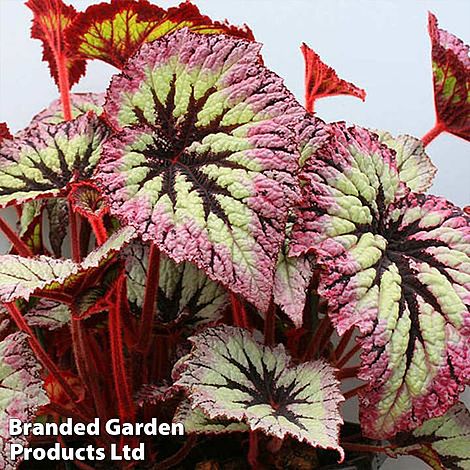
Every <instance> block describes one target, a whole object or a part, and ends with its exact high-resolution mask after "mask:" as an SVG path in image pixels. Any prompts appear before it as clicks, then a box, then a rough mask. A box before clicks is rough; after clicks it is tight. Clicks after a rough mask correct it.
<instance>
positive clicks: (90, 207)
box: [69, 181, 108, 219]
mask: <svg viewBox="0 0 470 470" xmlns="http://www.w3.org/2000/svg"><path fill="white" fill-rule="evenodd" d="M69 201H70V204H71V205H72V208H73V209H74V211H75V212H77V213H79V214H80V215H82V216H83V217H86V218H88V219H94V218H95V219H96V218H101V217H103V216H104V215H105V214H106V213H107V212H108V206H107V205H106V202H105V200H104V198H103V195H102V194H101V191H100V190H99V189H98V188H97V186H95V184H93V183H91V182H89V181H81V182H79V183H74V184H72V186H71V189H70V193H69Z"/></svg>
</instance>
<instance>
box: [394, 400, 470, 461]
mask: <svg viewBox="0 0 470 470" xmlns="http://www.w3.org/2000/svg"><path fill="white" fill-rule="evenodd" d="M397 444H398V445H399V446H400V445H401V447H398V448H394V449H393V451H394V452H395V453H396V454H410V455H414V456H415V457H419V458H420V459H422V460H424V461H425V462H426V463H427V464H428V465H429V466H430V467H432V468H433V469H434V470H446V469H452V470H453V469H455V470H460V469H463V470H467V469H469V468H470V413H469V411H468V410H467V408H466V406H465V405H464V404H463V403H461V402H459V403H457V404H456V405H454V406H453V407H452V408H451V409H450V410H449V411H448V412H447V413H446V414H445V415H443V416H440V417H439V418H433V419H430V420H429V421H426V422H424V423H423V424H422V425H421V426H420V427H419V428H417V429H415V430H414V431H413V432H412V433H410V434H406V435H401V436H399V437H398V438H397Z"/></svg>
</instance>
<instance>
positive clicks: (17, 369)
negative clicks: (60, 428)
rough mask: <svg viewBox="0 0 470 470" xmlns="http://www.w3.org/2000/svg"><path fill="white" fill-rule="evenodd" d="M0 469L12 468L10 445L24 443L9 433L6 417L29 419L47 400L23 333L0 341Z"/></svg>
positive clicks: (38, 367)
mask: <svg viewBox="0 0 470 470" xmlns="http://www.w3.org/2000/svg"><path fill="white" fill-rule="evenodd" d="M0 397H1V399H0V468H2V469H4V470H14V469H16V468H17V464H18V462H15V461H12V460H11V455H10V446H11V444H21V445H23V446H26V445H27V440H26V437H25V436H23V435H20V436H14V437H12V436H11V435H10V426H9V420H10V418H17V419H20V420H21V421H22V422H23V423H29V422H32V421H33V419H34V418H35V416H36V412H37V410H38V408H40V407H41V406H44V405H47V404H48V403H49V399H48V397H47V394H46V392H45V391H44V383H43V381H42V379H41V367H40V365H39V363H38V362H37V360H36V358H35V356H34V354H33V352H32V351H31V349H30V347H29V345H28V340H27V335H26V334H25V333H22V332H16V333H13V334H11V335H9V336H7V337H6V338H5V339H4V340H3V341H1V342H0Z"/></svg>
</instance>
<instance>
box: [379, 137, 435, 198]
mask: <svg viewBox="0 0 470 470" xmlns="http://www.w3.org/2000/svg"><path fill="white" fill-rule="evenodd" d="M377 134H378V136H379V141H380V142H382V143H384V144H385V145H386V146H387V147H388V148H391V149H392V150H395V160H396V164H397V167H398V175H399V177H400V180H401V181H403V182H404V183H405V184H406V185H407V186H408V187H409V188H410V189H411V190H412V191H416V192H419V193H420V192H425V191H427V190H428V189H429V188H430V187H431V185H432V182H433V180H434V176H435V175H436V171H437V168H436V167H435V166H434V165H433V163H432V162H431V159H430V158H429V157H428V155H427V154H426V152H425V150H424V145H423V143H422V142H421V140H419V139H417V138H415V137H412V136H410V135H399V136H397V137H393V136H392V135H391V134H389V133H388V132H384V131H378V132H377Z"/></svg>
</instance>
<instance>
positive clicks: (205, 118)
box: [98, 30, 304, 309]
mask: <svg viewBox="0 0 470 470" xmlns="http://www.w3.org/2000/svg"><path fill="white" fill-rule="evenodd" d="M258 51H259V46H258V45H257V44H254V43H249V42H246V41H243V40H238V39H233V38H230V37H227V36H223V35H220V36H204V35H200V34H194V33H191V32H190V31H188V30H183V31H178V32H176V33H173V34H172V35H170V36H167V37H165V38H163V39H161V40H157V41H155V42H153V43H152V44H146V45H144V46H143V47H142V49H141V51H140V52H139V54H138V55H137V56H135V57H133V58H132V60H130V61H129V63H128V65H127V67H126V69H125V71H124V73H123V74H121V75H119V76H116V77H114V79H113V80H112V83H111V86H110V88H109V92H108V96H107V100H106V104H105V111H106V113H107V116H108V119H109V120H110V122H111V123H112V124H113V125H114V126H115V127H116V128H123V130H122V132H120V133H119V134H118V135H116V136H114V137H113V138H111V139H110V140H109V141H108V142H107V144H106V146H105V149H104V159H103V161H102V163H101V164H100V167H99V172H98V177H99V178H100V180H101V182H102V186H103V190H104V191H105V192H106V193H107V194H108V197H109V200H110V203H111V205H112V208H111V212H112V213H114V214H115V215H116V216H118V217H120V218H121V219H124V220H125V221H126V222H127V223H128V224H131V225H133V226H135V227H136V229H137V231H138V232H139V233H140V235H141V236H142V238H143V239H144V240H145V241H150V240H151V241H153V242H155V243H156V244H157V245H158V247H159V248H160V249H161V250H162V251H163V252H165V253H167V254H168V256H170V257H171V258H172V259H174V260H175V261H176V262H181V261H190V262H193V263H195V264H196V265H197V266H198V267H199V268H201V269H203V270H204V271H205V272H206V273H207V274H208V276H209V277H210V278H211V279H213V280H215V281H219V282H222V283H224V284H225V285H227V286H229V288H230V289H232V290H233V291H234V292H237V293H240V294H242V295H244V296H245V297H246V298H247V299H248V300H249V301H251V302H253V303H254V304H255V305H257V306H258V307H259V308H260V309H266V308H267V307H268V305H269V302H270V299H271V293H272V280H273V270H274V267H275V263H276V259H277V254H278V251H279V248H280V245H281V242H282V241H283V238H284V235H283V233H284V226H285V222H286V218H287V210H288V207H289V206H290V205H291V204H292V201H293V199H294V197H295V195H296V189H297V181H296V178H295V177H294V173H295V172H296V170H297V165H298V163H297V160H298V158H297V151H296V145H295V133H294V131H293V129H291V127H290V126H291V125H293V124H295V123H297V122H298V121H299V120H300V119H301V118H302V117H303V115H304V111H303V110H302V108H301V106H300V105H299V104H298V103H297V102H296V101H295V99H294V97H293V96H292V95H291V93H289V92H288V91H287V90H286V88H285V87H284V85H283V83H282V80H281V79H280V78H279V77H277V76H276V75H274V74H273V73H272V72H270V71H269V70H267V69H266V68H265V67H264V66H262V65H261V64H260V62H259V56H258Z"/></svg>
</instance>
